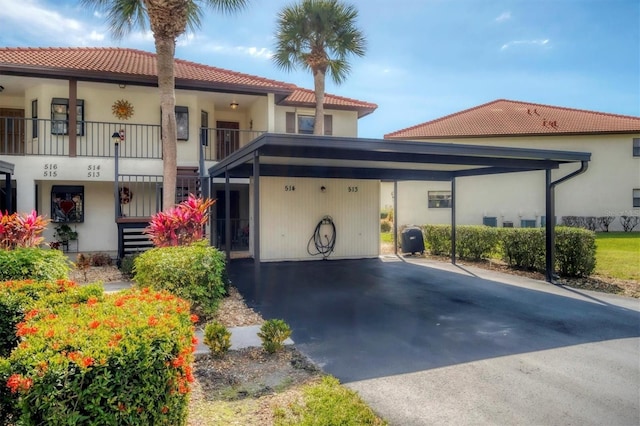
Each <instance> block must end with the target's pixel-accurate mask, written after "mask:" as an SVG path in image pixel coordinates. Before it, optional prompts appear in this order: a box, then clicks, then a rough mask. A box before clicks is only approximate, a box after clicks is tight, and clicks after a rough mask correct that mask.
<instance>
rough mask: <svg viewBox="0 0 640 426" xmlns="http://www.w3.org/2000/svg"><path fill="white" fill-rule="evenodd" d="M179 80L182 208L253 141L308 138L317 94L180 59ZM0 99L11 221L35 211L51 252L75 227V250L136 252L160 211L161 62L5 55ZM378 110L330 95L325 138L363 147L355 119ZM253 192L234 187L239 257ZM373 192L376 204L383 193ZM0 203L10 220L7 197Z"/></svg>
mask: <svg viewBox="0 0 640 426" xmlns="http://www.w3.org/2000/svg"><path fill="white" fill-rule="evenodd" d="M175 73H176V118H177V123H178V159H177V161H178V190H177V199H176V202H179V201H181V200H182V199H183V198H184V197H186V196H187V195H188V194H189V193H195V194H198V195H199V194H202V193H203V191H202V189H203V188H202V185H201V182H205V180H204V176H206V170H207V169H208V168H209V167H211V166H212V165H214V164H216V163H217V162H218V161H220V160H222V159H224V158H225V157H227V156H228V155H230V154H232V153H233V152H235V151H237V150H238V149H239V148H241V147H243V146H245V145H247V144H249V143H250V142H251V141H252V140H254V139H255V138H256V137H258V136H260V135H262V134H264V133H267V132H268V133H311V132H312V131H313V123H314V114H315V110H314V95H313V92H312V91H310V90H306V89H301V88H299V87H296V86H295V85H292V84H288V83H284V82H280V81H274V80H269V79H266V78H261V77H257V76H252V75H247V74H241V73H238V72H234V71H228V70H224V69H220V68H216V67H211V66H207V65H201V64H197V63H192V62H187V61H183V60H180V59H176V60H175ZM0 87H1V89H0V160H2V161H5V162H7V163H11V164H13V165H14V166H15V168H14V171H13V175H12V179H11V184H12V185H11V186H12V187H13V190H14V193H13V196H12V198H11V200H12V205H13V209H14V210H17V211H21V212H26V211H30V210H31V209H36V210H37V211H38V212H39V213H40V214H43V215H46V216H47V217H49V218H51V219H52V220H53V222H54V223H53V224H52V226H51V227H50V229H48V230H47V232H46V234H45V238H46V240H47V241H53V240H54V237H53V226H55V225H56V224H60V223H68V224H69V225H70V226H71V227H72V228H73V229H74V230H76V231H77V232H78V240H77V244H76V245H75V246H73V245H72V247H71V249H72V250H78V251H82V252H93V251H115V250H116V249H117V248H118V246H120V249H121V251H122V250H124V246H125V244H126V245H127V246H128V247H130V248H134V249H135V246H136V245H137V243H136V241H137V239H140V238H142V237H141V236H140V235H137V237H136V236H135V235H134V234H135V233H136V232H137V233H139V231H140V229H141V227H142V226H144V225H146V223H147V221H148V219H149V217H150V216H151V215H152V214H153V213H156V212H157V211H158V210H159V208H160V206H161V193H162V191H161V187H162V146H161V140H160V106H159V95H158V91H157V75H156V58H155V54H153V53H148V52H143V51H139V50H133V49H120V48H0ZM74 105H75V107H73V106H74ZM376 108H377V106H376V105H375V104H371V103H367V102H362V101H358V100H353V99H347V98H344V97H339V96H334V95H330V94H327V96H326V98H325V117H324V120H325V134H326V135H334V136H344V137H357V135H358V119H359V118H361V117H363V116H365V115H367V114H370V113H372V112H373V111H374V110H375V109H376ZM69 129H75V131H73V130H72V131H71V132H69ZM114 134H115V135H116V136H118V135H120V137H116V138H115V139H114V138H113V136H114ZM114 142H118V144H117V146H118V155H119V159H118V160H116V159H115V155H116V144H115V143H114ZM1 185H2V188H4V185H6V181H4V182H2V183H1ZM365 186H366V185H362V187H365ZM249 188H250V185H249V181H248V180H247V179H236V180H233V181H232V182H231V189H232V190H231V197H230V209H231V221H232V224H231V225H232V246H233V248H234V249H241V248H243V247H247V246H248V241H249V228H248V226H249V221H250V211H249ZM216 189H217V190H221V189H222V185H218V186H217V188H216ZM371 191H372V193H373V194H374V195H375V200H376V201H377V200H378V197H379V185H378V184H376V185H374V187H372V189H371ZM205 193H206V190H205ZM219 195H220V193H214V194H211V196H212V197H214V198H218V202H217V204H216V213H217V214H215V215H214V217H213V218H212V219H213V222H214V223H215V225H214V226H212V229H211V232H212V234H213V240H214V242H216V243H218V244H224V243H225V241H224V233H223V232H221V231H220V230H221V229H224V227H223V223H222V221H223V220H224V219H223V218H224V214H222V212H224V209H225V206H224V197H220V196H219ZM0 200H2V201H1V202H2V203H3V204H2V205H1V206H0V208H2V209H4V208H5V204H4V203H5V197H0ZM377 204H379V201H377ZM377 204H376V205H377ZM356 207H357V206H356ZM319 214H320V213H319ZM320 217H322V215H320ZM314 220H317V219H316V218H314ZM374 226H377V225H375V223H374ZM129 228H131V229H129ZM312 231H313V229H308V234H309V235H310V234H311V232H312ZM131 232H133V234H131ZM129 234H131V235H129ZM132 235H133V236H132ZM119 236H120V238H121V241H120V242H119ZM125 240H127V241H128V242H127V243H125V242H124V241H125ZM144 244H145V243H144V241H140V242H139V245H144ZM305 255H306V253H305ZM345 256H347V257H348V253H346V254H345Z"/></svg>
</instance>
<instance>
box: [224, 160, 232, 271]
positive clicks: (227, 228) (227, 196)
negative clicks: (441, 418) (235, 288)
mask: <svg viewBox="0 0 640 426" xmlns="http://www.w3.org/2000/svg"><path fill="white" fill-rule="evenodd" d="M224 251H225V253H226V255H227V262H228V261H230V260H231V184H230V183H229V169H225V170H224Z"/></svg>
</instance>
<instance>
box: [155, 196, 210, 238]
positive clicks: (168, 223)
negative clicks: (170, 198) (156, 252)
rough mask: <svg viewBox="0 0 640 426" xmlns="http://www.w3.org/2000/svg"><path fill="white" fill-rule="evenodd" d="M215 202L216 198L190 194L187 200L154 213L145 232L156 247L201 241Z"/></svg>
mask: <svg viewBox="0 0 640 426" xmlns="http://www.w3.org/2000/svg"><path fill="white" fill-rule="evenodd" d="M214 203H215V201H214V200H211V199H208V198H207V199H202V198H196V197H194V196H193V194H189V198H188V199H187V200H186V201H183V202H182V203H180V204H178V205H177V206H175V207H171V208H169V209H168V210H166V211H163V212H158V213H156V214H154V215H153V216H152V217H151V221H150V222H149V226H148V227H146V228H145V230H144V232H145V234H147V235H149V239H150V240H151V242H153V245H154V246H156V247H172V246H184V245H188V244H191V243H193V242H195V241H199V240H201V239H202V238H203V236H204V226H205V225H206V224H207V221H208V220H209V207H211V206H212V205H213V204H214Z"/></svg>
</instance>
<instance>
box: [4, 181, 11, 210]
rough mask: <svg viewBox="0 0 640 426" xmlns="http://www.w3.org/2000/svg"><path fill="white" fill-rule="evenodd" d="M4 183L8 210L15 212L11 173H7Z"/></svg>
mask: <svg viewBox="0 0 640 426" xmlns="http://www.w3.org/2000/svg"><path fill="white" fill-rule="evenodd" d="M4 177H5V181H4V182H5V183H4V190H5V193H4V199H5V207H6V209H7V212H9V213H13V190H12V188H11V173H7V174H6V175H5V176H4Z"/></svg>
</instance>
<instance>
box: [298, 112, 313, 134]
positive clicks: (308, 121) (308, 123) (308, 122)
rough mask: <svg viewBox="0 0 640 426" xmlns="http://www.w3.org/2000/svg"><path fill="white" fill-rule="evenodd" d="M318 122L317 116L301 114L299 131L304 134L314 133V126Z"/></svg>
mask: <svg viewBox="0 0 640 426" xmlns="http://www.w3.org/2000/svg"><path fill="white" fill-rule="evenodd" d="M315 123H316V118H315V117H313V116H311V115H299V116H298V133H301V134H303V135H312V134H313V127H314V125H315Z"/></svg>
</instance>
